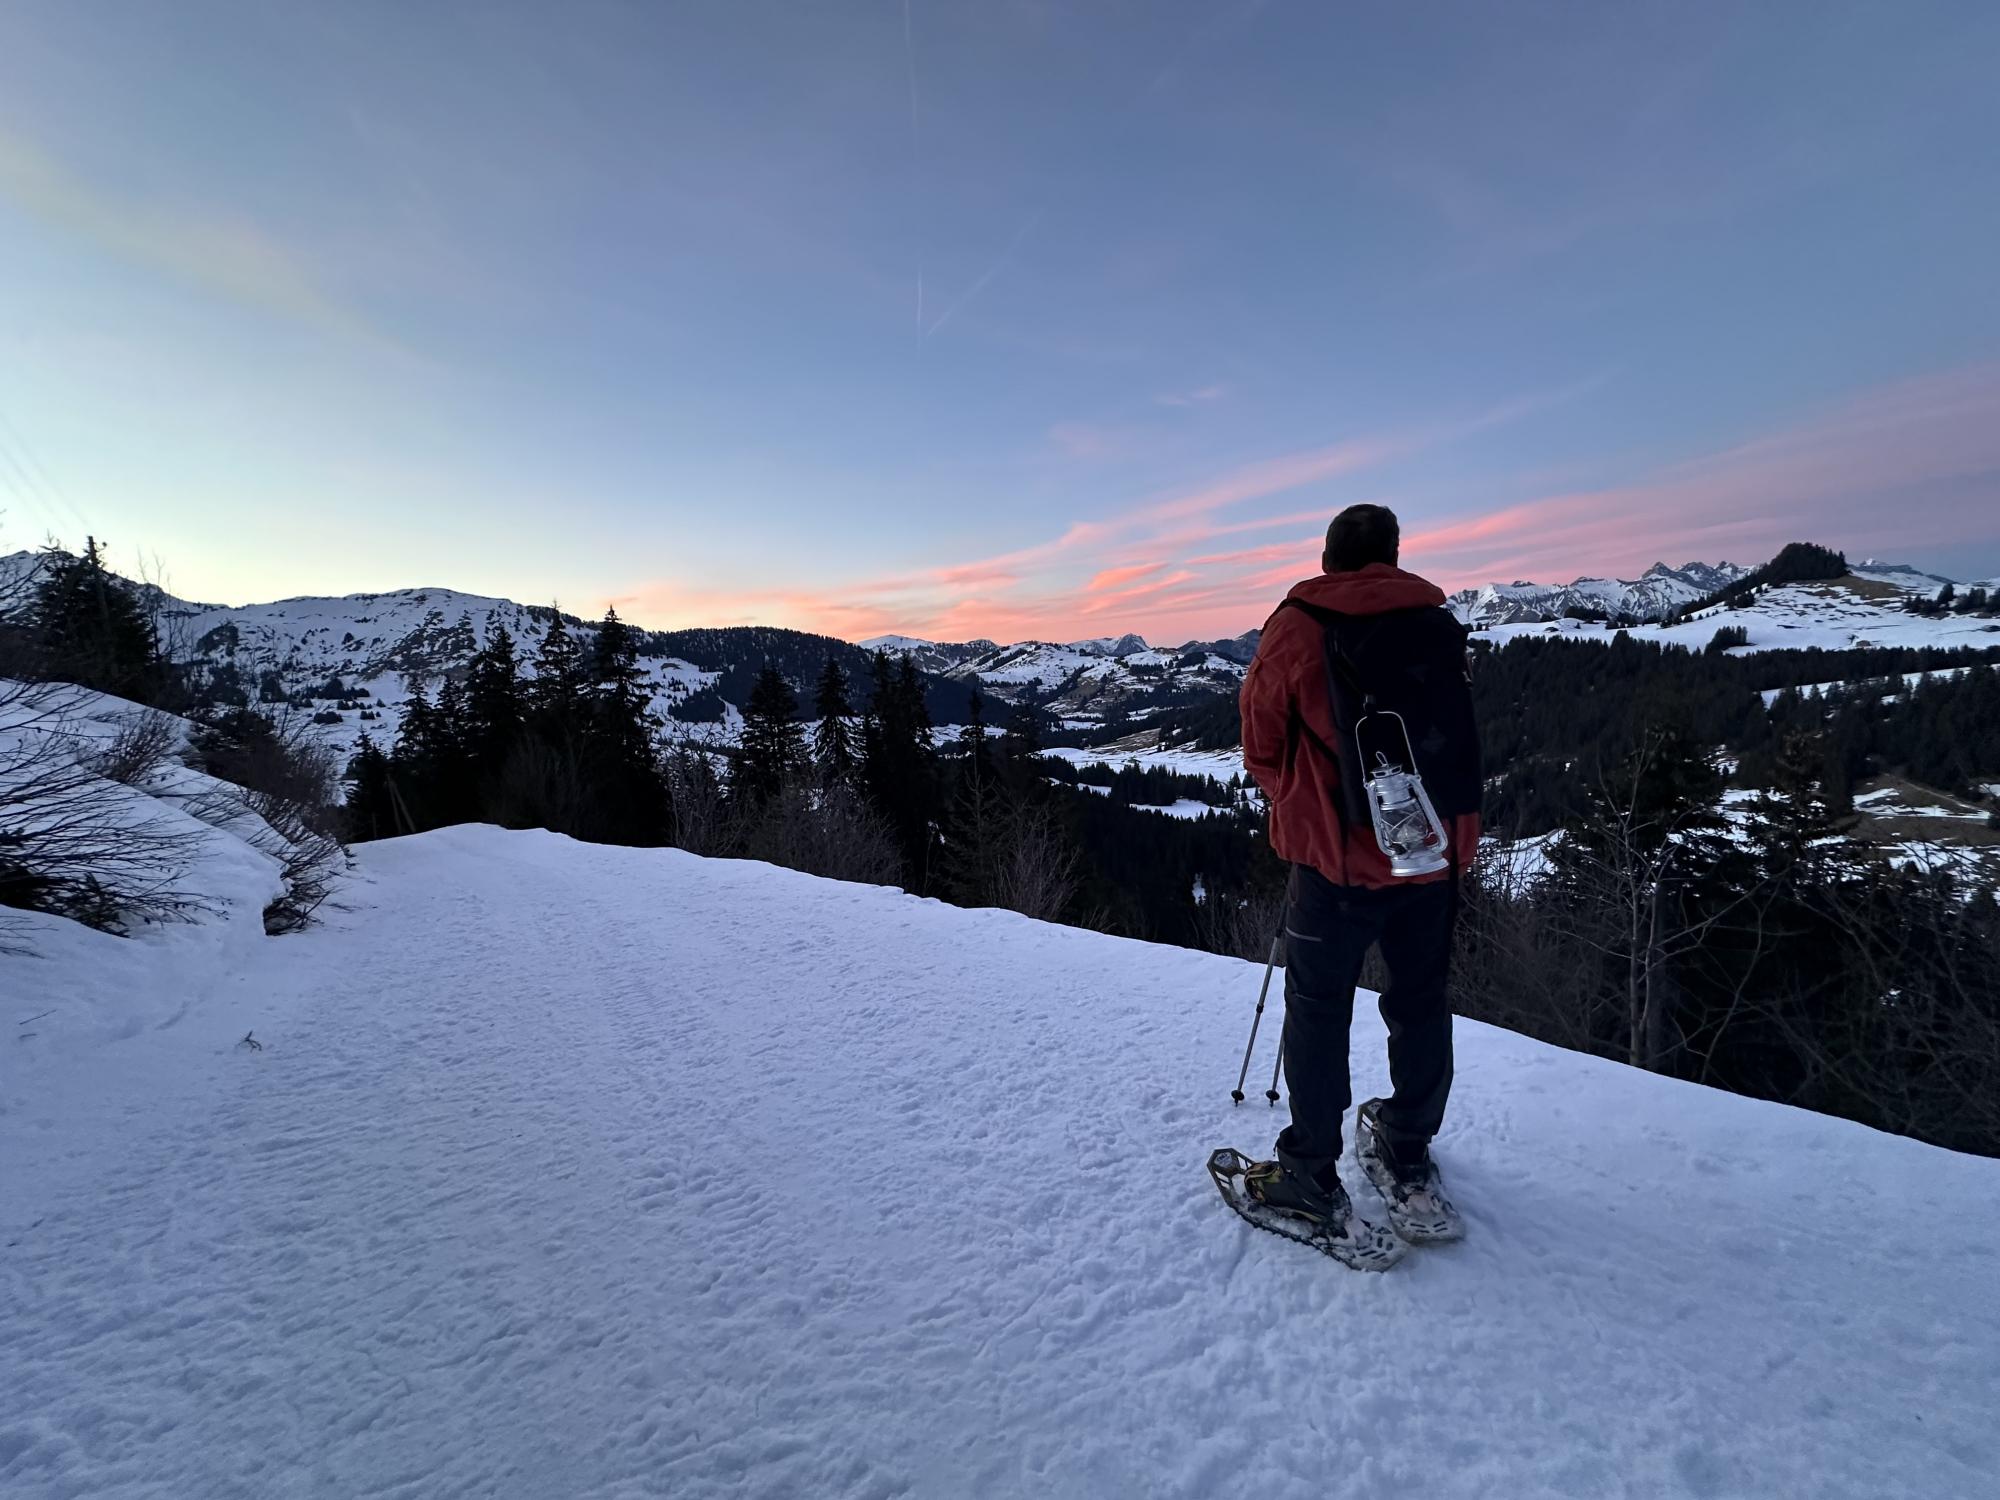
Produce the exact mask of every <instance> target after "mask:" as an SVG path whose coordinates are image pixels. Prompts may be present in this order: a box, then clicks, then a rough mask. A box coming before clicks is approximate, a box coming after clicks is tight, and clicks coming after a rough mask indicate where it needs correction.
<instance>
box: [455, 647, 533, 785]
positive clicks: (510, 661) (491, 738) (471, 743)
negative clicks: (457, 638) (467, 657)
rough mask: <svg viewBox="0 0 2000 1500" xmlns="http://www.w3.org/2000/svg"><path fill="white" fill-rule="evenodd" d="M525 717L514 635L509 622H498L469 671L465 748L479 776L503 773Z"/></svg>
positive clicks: (466, 690) (467, 677)
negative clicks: (511, 633)
mask: <svg viewBox="0 0 2000 1500" xmlns="http://www.w3.org/2000/svg"><path fill="white" fill-rule="evenodd" d="M524 717H525V715H524V711H523V703H522V693H521V677H520V663H519V662H518V661H517V660H516V659H515V655H514V638H513V636H511V635H509V634H508V633H507V627H506V626H505V625H496V626H495V627H494V630H493V638H492V639H491V640H490V641H488V642H487V643H486V646H485V648H484V649H482V650H481V651H480V652H479V653H478V654H477V655H475V656H474V657H473V658H472V664H471V666H470V667H469V668H468V669H467V672H466V684H465V749H466V754H467V757H468V758H469V760H470V761H471V763H472V765H473V766H474V768H475V770H476V773H477V774H478V775H480V776H482V777H485V778H491V777H493V776H495V775H497V774H498V773H499V770H500V768H501V766H502V765H503V764H505V762H506V759H507V756H508V754H509V753H510V752H511V751H512V750H513V748H514V746H515V744H516V743H518V741H519V740H520V737H521V727H522V723H523V719H524Z"/></svg>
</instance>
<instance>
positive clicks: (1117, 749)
mask: <svg viewBox="0 0 2000 1500" xmlns="http://www.w3.org/2000/svg"><path fill="white" fill-rule="evenodd" d="M1042 754H1043V755H1046V756H1051V757H1053V758H1054V759H1056V760H1066V761H1068V762H1069V763H1070V764H1071V765H1073V766H1096V765H1106V766H1110V767H1112V768H1113V769H1114V770H1115V769H1116V768H1118V767H1120V766H1129V765H1136V766H1138V767H1140V768H1141V769H1142V770H1147V771H1178V772H1180V773H1181V774H1182V775H1184V776H1206V777H1208V778H1209V780H1211V781H1224V782H1226V781H1228V780H1229V778H1230V777H1232V776H1239V775H1241V774H1242V772H1243V751H1242V750H1241V749H1240V748H1238V749H1230V750H1193V749H1183V748H1174V749H1168V750H1162V749H1159V748H1158V747H1154V748H1152V749H1146V750H1141V749H1137V748H1135V747H1132V746H1130V745H1126V744H1123V743H1122V742H1121V743H1120V744H1116V745H1098V746H1090V747H1085V748H1081V749H1079V748H1077V747H1076V746H1072V745H1063V746H1058V747H1057V748H1055V749H1053V750H1044V751H1043V752H1042Z"/></svg>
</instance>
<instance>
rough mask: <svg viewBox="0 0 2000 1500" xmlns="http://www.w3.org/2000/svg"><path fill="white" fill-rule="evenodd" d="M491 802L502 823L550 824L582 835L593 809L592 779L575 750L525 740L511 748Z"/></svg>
mask: <svg viewBox="0 0 2000 1500" xmlns="http://www.w3.org/2000/svg"><path fill="white" fill-rule="evenodd" d="M487 805H488V809H489V812H490V815H491V816H492V818H493V819H494V821H495V822H497V823H499V824H500V825H501V826H502V827H505V828H546V829H548V830H550V831H551V832H553V833H566V834H568V835H570V836H571V837H572V838H581V837H583V836H584V835H585V832H586V829H587V825H588V823H589V820H590V815H591V810H592V807H593V798H592V794H591V785H590V778H589V776H588V774H587V773H586V771H585V769H584V766H583V763H582V761H581V758H580V757H579V756H578V755H577V754H576V753H575V752H574V751H572V750H570V749H568V748H567V747H558V746H555V745H550V744H548V743H546V742H545V741H543V740H539V739H532V738H530V739H522V740H520V741H519V742H517V743H516V744H515V746H514V748H513V749H512V750H510V751H509V752H508V754H507V760H506V762H505V764H504V765H502V766H501V768H500V773H499V775H498V776H497V777H496V778H495V780H494V784H493V787H492V792H491V797H490V800H489V802H488V804H487Z"/></svg>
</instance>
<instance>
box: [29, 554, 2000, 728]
mask: <svg viewBox="0 0 2000 1500" xmlns="http://www.w3.org/2000/svg"><path fill="white" fill-rule="evenodd" d="M34 562H35V554H31V553H17V554H15V555H13V556H11V557H4V558H0V607H4V603H5V598H6V595H7V590H6V588H5V584H6V582H7V580H8V579H10V578H17V577H19V576H20V575H21V574H22V573H23V572H24V571H25V570H27V569H28V568H30V567H31V566H32V565H33V564H34ZM1745 572H1746V570H1745V569H1743V568H1740V567H1737V566H1736V565H1734V564H1731V563H1719V564H1704V563H1689V564H1686V565H1684V566H1682V567H1678V568H1670V567H1667V566H1665V565H1664V564H1661V565H1656V566H1654V567H1652V568H1649V569H1648V570H1647V571H1646V573H1645V574H1644V575H1642V576H1641V577H1640V578H1638V579H1636V580H1631V581H1622V580H1615V579H1588V578H1585V579H1578V580H1576V581H1575V582H1573V583H1570V584H1565V585H1561V586H1556V587H1545V586H1543V585H1539V584H1532V583H1516V584H1489V585H1487V586H1486V587H1484V588H1481V589H1476V590H1467V591H1464V592H1462V593H1460V594H1458V595H1455V596H1454V597H1453V599H1452V601H1451V602H1452V605H1453V607H1454V609H1456V610H1457V612H1458V613H1459V615H1460V617H1461V618H1463V619H1466V620H1467V621H1468V623H1470V624H1472V625H1473V626H1474V627H1475V628H1476V629H1478V630H1479V631H1480V633H1481V634H1482V635H1485V636H1486V637H1488V638H1490V639H1494V640H1503V639H1506V638H1507V637H1509V636H1511V635H1513V634H1518V633H1523V632H1530V633H1532V632H1536V631H1550V630H1562V631H1565V632H1568V633H1573V634H1577V635H1579V636H1593V635H1606V636H1607V638H1608V633H1607V632H1606V631H1605V630H1604V629H1603V627H1601V626H1596V625H1592V624H1588V623H1585V622H1581V621H1578V620H1576V619H1573V618H1572V619H1565V618H1563V616H1564V615H1565V614H1566V613H1568V612H1571V611H1574V610H1579V609H1580V610H1583V611H1585V612H1587V613H1592V614H1595V615H1597V616H1600V617H1608V618H1610V619H1611V620H1613V621H1617V620H1620V619H1628V618H1634V617H1652V618H1655V619H1657V618H1658V617H1659V616H1662V615H1665V614H1667V613H1669V612H1674V611H1680V610H1683V609H1685V607H1686V606H1687V605H1688V604H1690V603H1692V602H1694V601H1697V600H1699V599H1701V598H1704V597H1706V596H1707V595H1709V594H1711V593H1713V592H1714V591H1715V590H1716V589H1718V588H1720V587H1722V586H1723V585H1724V584H1726V583H1729V582H1732V581H1734V580H1736V579H1738V578H1740V577H1742V576H1743V574H1744V573H1745ZM1945 581H1946V580H1944V579H1942V578H1940V577H1938V576H1937V575H1934V574H1929V573H1925V572H1922V571H1920V570H1918V569H1915V568H1911V567H1908V566H1905V565H1901V564H1895V563H1879V562H1873V561H1870V562H1864V563H1861V564H1857V565H1856V566H1855V569H1854V572H1853V575H1852V577H1851V579H1850V580H1849V581H1848V583H1847V584H1842V585H1796V586H1790V587H1786V588H1781V589H1772V590H1767V591H1765V593H1764V594H1763V595H1760V596H1758V597H1757V598H1755V599H1752V600H1750V601H1747V603H1746V607H1745V608H1742V609H1732V610H1730V611H1728V612H1727V617H1726V619H1709V618H1707V617H1706V615H1704V616H1703V617H1700V618H1696V619H1692V620H1688V621H1687V622H1685V623H1684V624H1680V625H1676V626H1672V627H1667V628H1666V629H1665V630H1661V629H1660V627H1658V626H1656V625H1649V626H1644V627H1641V631H1642V633H1645V634H1649V635H1650V634H1653V633H1658V634H1660V635H1661V636H1662V638H1669V639H1675V640H1682V639H1685V640H1687V641H1689V642H1691V643H1693V644H1696V645H1701V644H1705V643H1706V641H1707V639H1708V637H1709V636H1711V635H1712V634H1713V633H1714V631H1715V629H1716V628H1718V625H1719V624H1722V623H1727V624H1738V625H1744V626H1745V627H1747V628H1752V629H1753V643H1752V649H1768V648H1770V647H1773V646H1780V645H1807V644H1821V643H1838V644H1841V645H1847V644H1852V643H1856V642H1864V643H1865V642H1869V641H1877V642H1880V643H1883V644H1888V643H1891V642H1895V643H1903V642H1918V643H1951V644H1955V643H1962V644H1968V645H1985V644H1992V638H1991V636H1990V635H1989V634H1987V632H1988V630H1989V629H1990V627H1991V625H1992V622H1991V621H1981V620H1978V619H1973V618H1970V617H1957V616H1947V617H1943V618H1926V617H1920V616H1915V615H1908V614H1904V613H1902V612H1901V611H1900V605H1901V603H1902V601H1903V600H1904V598H1905V597H1906V596H1908V595H1912V594H1924V595H1928V594H1933V593H1935V592H1936V591H1937V589H1939V588H1941V587H1942V586H1943V584H1944V582H1945ZM154 603H155V606H156V610H157V614H158V618H159V623H160V628H161V631H162V635H163V639H164V641H165V644H166V646H167V648H168V650H169V651H170V653H171V654H172V655H173V656H174V657H175V658H176V659H177V660H180V661H183V662H187V663H190V664H192V665H193V666H194V667H195V668H196V669H197V670H198V671H199V672H200V673H201V674H203V675H204V676H205V677H206V679H207V680H208V681H209V682H210V683H211V684H212V685H216V686H220V687H224V688H230V689H234V690H235V691H240V692H241V693H242V694H244V695H245V696H246V697H247V698H248V699H250V700H252V701H257V700H263V701H286V700H290V701H293V702H295V703H302V704H308V705H309V706H310V708H311V710H312V711H313V712H314V713H315V714H317V715H318V716H319V717H320V718H322V719H323V720H325V723H324V724H323V725H322V730H323V732H324V733H325V735H326V737H327V738H328V739H329V740H331V741H332V742H333V743H334V744H335V746H336V748H338V749H340V750H342V751H343V752H345V751H349V750H351V749H352V748H353V746H354V744H355V743H356V742H357V741H358V739H359V737H360V735H361V734H362V733H363V732H364V731H366V732H369V733H371V734H372V735H374V736H375V737H376V738H378V739H387V738H389V737H391V736H393V734H394V732H395V728H396V725H397V723H398V722H399V720H400V717H401V711H402V706H403V704H404V702H405V701H406V700H407V698H408V695H409V692H410V690H411V689H412V688H413V687H416V686H419V685H421V686H423V687H424V688H425V689H426V690H434V689H435V687H436V685H437V683H438V682H439V681H440V680H441V679H442V678H443V677H444V676H445V675H447V674H450V673H456V672H459V671H462V670H463V669H464V667H465V665H466V663H467V662H469V661H470V659H471V657H472V655H473V654H474V653H475V652H476V651H478V650H479V649H480V648H481V647H482V646H483V645H484V644H485V643H486V642H487V641H489V640H490V639H491V638H492V636H493V633H494V632H495V631H496V630H497V629H499V628H501V627H503V626H504V627H505V628H506V629H507V630H508V631H509V632H510V633H511V634H512V635H513V637H514V639H515V641H516V643H517V645H518V647H519V649H520V651H521V654H522V657H523V659H524V664H525V663H529V662H531V661H532V657H533V654H534V650H535V647H536V644H537V643H538V642H539V641H540V639H541V637H542V635H543V633H544V631H545V630H546V628H547V625H548V622H549V620H550V619H551V617H552V611H551V610H550V609H549V608H547V607H546V606H539V605H524V604H520V603H517V602H516V601H513V600H510V599H500V598H494V597H491V596H487V595H481V594H468V593H463V592H460V591H458V590H454V589H447V588H413V589H395V590H391V591H388V592H386V593H370V594H349V595H344V596H340V597H308V598H296V599H280V600H276V601H273V602H271V603H266V604H248V605H216V604H202V603H195V602H190V601H185V600H179V599H175V598H172V597H170V596H167V595H164V594H158V593H157V592H156V593H155V596H154ZM566 618H568V619H569V624H570V628H571V629H572V630H574V631H576V632H577V633H578V634H579V635H580V636H581V637H582V638H583V640H584V641H585V642H586V643H588V641H589V640H590V639H591V638H592V636H593V634H594V627H593V626H592V625H591V624H590V623H589V622H587V621H581V620H577V619H575V618H574V617H566ZM1545 621H1553V622H1555V623H1551V624H1545V623H1544V622H1545ZM640 635H641V641H642V653H643V654H642V657H641V663H642V666H643V668H644V670H645V672H646V674H647V676H648V678H649V680H650V682H651V684H652V687H653V692H654V696H655V705H656V708H657V709H658V711H659V712H660V713H661V715H662V717H663V718H664V719H665V720H666V721H667V722H668V723H669V724H670V726H671V727H672V729H673V732H674V733H676V734H678V735H681V736H685V737H688V738H692V739H698V740H708V741H719V742H725V743H726V742H730V741H733V740H734V738H735V735H736V732H737V730H738V729H739V728H740V726H741V723H742V715H741V711H740V710H741V706H742V704H743V703H744V702H745V701H746V700H747V695H748V690H749V685H750V683H751V681H752V680H753V678H754V675H755V673H756V671H757V670H758V669H759V668H761V666H762V665H763V663H764V662H765V661H766V660H776V661H778V662H779V663H780V666H781V669H782V670H784V671H786V672H787V673H788V674H789V675H790V676H791V677H792V679H793V681H794V683H795V685H796V686H797V687H798V688H799V689H800V690H801V691H802V692H809V691H810V684H811V681H812V679H813V677H814V676H815V675H816V674H817V672H818V669H819V666H820V664H821V662H822V661H823V660H824V658H825V655H826V653H827V652H828V651H833V652H835V653H837V654H838V653H845V654H846V657H847V660H846V665H847V667H848V669H849V671H850V674H851V675H854V676H856V677H859V678H864V679H865V676H866V672H867V659H866V653H867V652H870V651H873V650H876V649H881V650H886V651H890V652H892V653H907V654H908V655H910V656H911V657H912V658H913V659H914V660H915V662H916V665H917V666H918V668H919V669H920V670H921V671H923V672H924V673H926V674H928V675H929V676H931V677H932V678H933V679H935V682H934V683H933V689H934V693H933V696H934V697H937V696H938V694H939V693H940V692H942V691H943V689H944V688H947V687H948V688H951V689H952V690H953V691H956V692H957V693H958V694H959V695H960V699H961V702H960V705H959V706H960V707H962V706H963V705H962V698H963V686H962V685H964V684H974V683H976V684H977V685H978V686H979V687H980V688H981V689H982V690H983V691H984V692H986V693H987V694H989V695H991V696H992V697H994V698H997V699H1000V700H1002V701H1007V702H1017V701H1021V700H1023V699H1029V698H1032V699H1033V700H1035V701H1036V702H1037V703H1039V704H1041V705H1042V706H1043V707H1045V708H1046V709H1048V710H1049V711H1051V712H1052V713H1054V714H1056V715H1057V716H1058V717H1060V718H1062V719H1064V720H1066V721H1068V722H1069V724H1070V726H1071V728H1072V729H1073V731H1075V732H1077V733H1080V734H1082V735H1084V736H1085V737H1086V738H1088V737H1090V736H1091V735H1092V734H1096V733H1097V732H1098V731H1100V730H1101V731H1102V733H1101V738H1102V739H1103V740H1105V741H1106V742H1111V743H1120V742H1122V741H1121V737H1122V736H1124V735H1126V734H1128V733H1129V732H1130V731H1131V730H1132V729H1133V728H1135V727H1137V726H1139V725H1142V724H1144V723H1145V722H1146V720H1147V716H1148V715H1149V714H1150V713H1151V712H1152V711H1154V710H1156V709H1166V708H1171V707H1177V706H1185V705H1187V704H1188V703H1190V702H1195V701H1199V700H1201V699H1203V698H1204V697H1221V696H1224V695H1227V694H1232V693H1234V692H1235V691H1236V689H1237V687H1238V686H1239V684H1240V683H1241V682H1242V679H1243V673H1244V670H1245V668H1246V666H1247V664H1248V663H1249V661H1250V660H1251V658H1252V657H1253V656H1254V655H1255V653H1256V649H1257V640H1258V632H1257V631H1255V630H1250V631H1247V632H1245V633H1244V634H1242V635H1240V636H1236V637H1232V638H1228V639H1222V640H1211V641H1189V642H1187V643H1186V644H1184V645H1181V646H1178V647H1156V646H1153V645H1150V644H1149V643H1148V642H1147V641H1146V640H1145V639H1144V638H1143V637H1141V636H1139V635H1135V634H1126V635H1117V636H1102V637H1097V638H1094V639H1089V640H1080V641H1069V642H1051V641H1019V642H1015V643H1012V644H1006V645H1003V644H1000V643H997V642H994V641H990V640H971V641H963V642H939V641H928V640H922V639H918V638H915V637H911V636H902V635H892V636H878V637H875V638H874V639H871V640H868V641H864V642H861V643H859V645H858V646H850V645H847V644H845V643H840V642H834V641H828V640H826V639H824V638H820V637H813V636H807V635H803V634H800V633H798V632H792V631H778V630H769V629H764V628H740V629H732V630H684V631H675V632H640ZM1975 637H1976V638H1975ZM934 717H936V718H937V720H938V722H940V723H950V722H957V721H958V718H957V716H956V715H955V713H954V712H953V711H951V710H949V709H946V708H944V707H942V706H940V707H937V708H934ZM1093 743H1096V741H1095V740H1093Z"/></svg>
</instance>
